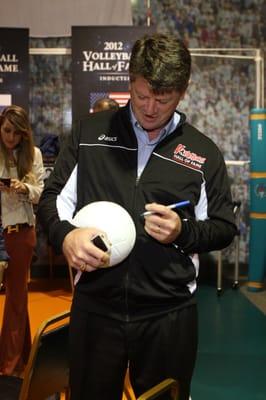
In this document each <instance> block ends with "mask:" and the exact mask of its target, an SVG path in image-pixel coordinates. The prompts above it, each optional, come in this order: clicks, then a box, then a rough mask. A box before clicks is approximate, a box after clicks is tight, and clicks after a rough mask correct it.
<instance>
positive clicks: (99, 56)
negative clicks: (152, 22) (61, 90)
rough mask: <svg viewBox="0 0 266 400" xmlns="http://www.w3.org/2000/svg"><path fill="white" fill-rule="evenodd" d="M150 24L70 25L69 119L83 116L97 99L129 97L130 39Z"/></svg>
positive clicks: (125, 98)
mask: <svg viewBox="0 0 266 400" xmlns="http://www.w3.org/2000/svg"><path fill="white" fill-rule="evenodd" d="M151 30H152V28H150V27H132V26H116V27H111V26H101V27H98V26H89V27H84V26H82V27H76V26H74V27H72V118H73V120H77V119H79V118H84V117H85V116H86V115H88V114H89V113H90V112H92V109H93V105H94V103H95V101H96V100H98V99H100V98H106V97H109V98H112V99H114V100H116V101H117V102H118V103H119V105H120V106H123V105H125V104H126V103H127V101H128V99H129V92H128V85H129V76H128V67H129V59H130V54H131V48H132V46H133V44H134V42H135V41H136V40H137V39H138V38H140V37H141V36H143V35H144V34H145V33H149V32H151Z"/></svg>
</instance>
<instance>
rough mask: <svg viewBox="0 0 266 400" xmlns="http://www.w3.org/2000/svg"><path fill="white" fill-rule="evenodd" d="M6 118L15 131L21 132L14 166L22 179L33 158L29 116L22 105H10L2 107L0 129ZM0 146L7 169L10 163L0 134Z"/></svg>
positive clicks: (27, 171) (28, 171) (30, 166)
mask: <svg viewBox="0 0 266 400" xmlns="http://www.w3.org/2000/svg"><path fill="white" fill-rule="evenodd" d="M6 120H8V121H9V123H10V124H12V125H13V126H14V128H15V131H16V132H17V133H20V134H21V140H20V142H19V144H18V146H17V148H16V150H17V158H16V164H17V165H16V166H17V171H18V178H19V179H23V178H24V177H25V176H26V175H27V174H29V173H30V171H31V170H32V166H33V160H34V142H33V136H32V129H31V125H30V121H29V117H28V114H27V112H26V111H25V110H24V109H23V108H22V107H19V106H16V105H11V106H8V107H6V108H4V110H3V111H2V113H1V115H0V130H1V127H2V125H3V123H4V122H5V121H6ZM0 147H1V151H2V153H3V156H4V162H5V166H6V168H7V170H9V168H10V165H9V160H8V152H7V149H6V147H5V146H4V143H3V141H2V137H1V135H0Z"/></svg>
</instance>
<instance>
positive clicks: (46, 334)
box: [19, 311, 70, 400]
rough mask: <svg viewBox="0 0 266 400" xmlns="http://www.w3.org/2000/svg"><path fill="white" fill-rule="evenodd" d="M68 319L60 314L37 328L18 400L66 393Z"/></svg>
mask: <svg viewBox="0 0 266 400" xmlns="http://www.w3.org/2000/svg"><path fill="white" fill-rule="evenodd" d="M69 315H70V312H69V311H66V312H63V313H61V314H58V315H56V316H54V317H52V318H49V319H48V320H46V321H44V322H43V323H42V324H41V326H40V327H39V329H38V331H37V333H36V335H35V338H34V341H33V344H32V348H31V353H30V357H29V361H28V364H27V367H26V370H25V376H24V379H23V383H22V388H21V392H20V396H19V400H36V399H38V400H44V399H46V398H47V397H49V396H51V395H53V394H55V393H61V392H65V391H66V390H67V389H68V379H69V362H68V335H69V320H68V317H69ZM52 325H53V327H52Z"/></svg>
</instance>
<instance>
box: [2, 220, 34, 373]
mask: <svg viewBox="0 0 266 400" xmlns="http://www.w3.org/2000/svg"><path fill="white" fill-rule="evenodd" d="M4 239H5V247H6V250H7V252H8V254H9V256H10V260H9V262H8V268H7V269H6V270H5V276H4V284H5V290H6V292H5V296H6V297H5V306H4V315H3V321H2V329H1V336H0V372H1V373H3V374H5V375H12V374H17V373H21V372H22V371H23V369H24V367H25V365H26V363H27V361H28V357H29V352H30V348H31V334H30V324H29V314H28V273H29V269H30V265H31V260H32V255H33V250H34V247H35V245H36V233H35V229H34V227H30V226H27V225H23V226H20V227H19V232H14V231H13V232H11V233H7V231H6V230H5V231H4Z"/></svg>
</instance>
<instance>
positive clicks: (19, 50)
mask: <svg viewBox="0 0 266 400" xmlns="http://www.w3.org/2000/svg"><path fill="white" fill-rule="evenodd" d="M11 104H16V105H19V106H21V107H23V108H25V109H26V110H28V107H29V29H27V28H0V111H1V110H2V109H3V108H4V107H6V106H8V105H11Z"/></svg>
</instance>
